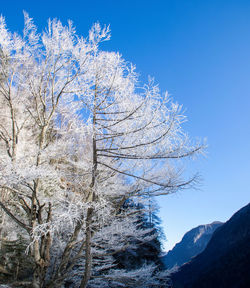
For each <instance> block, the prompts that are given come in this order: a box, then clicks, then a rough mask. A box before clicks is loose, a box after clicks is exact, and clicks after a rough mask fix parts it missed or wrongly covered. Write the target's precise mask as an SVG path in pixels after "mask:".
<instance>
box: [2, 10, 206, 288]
mask: <svg viewBox="0 0 250 288" xmlns="http://www.w3.org/2000/svg"><path fill="white" fill-rule="evenodd" d="M109 38H110V31H109V28H108V27H104V28H103V29H102V28H101V27H100V25H99V24H95V25H93V27H92V28H91V30H90V32H89V36H88V37H87V38H83V37H79V36H77V35H76V32H75V29H74V27H73V25H72V23H71V22H69V23H68V25H67V26H63V25H62V24H61V22H60V21H58V20H55V19H54V20H49V22H48V27H47V29H46V30H45V31H44V32H43V33H42V34H39V33H38V32H37V29H36V27H35V25H34V24H33V21H32V19H31V18H30V17H29V16H28V15H27V14H26V13H25V27H24V31H23V35H22V36H21V35H17V34H16V33H14V34H12V33H11V32H9V31H8V30H7V28H6V24H5V20H4V18H3V17H1V19H0V51H1V53H0V75H1V81H0V102H1V108H0V110H1V111H0V123H1V124H0V155H1V163H0V172H1V174H0V188H1V200H0V208H1V215H7V217H8V220H4V221H8V225H14V226H15V227H16V229H15V231H17V233H21V234H22V235H23V237H26V239H27V241H28V242H29V245H28V248H27V253H29V255H30V257H32V259H33V261H34V263H35V268H34V273H33V280H32V285H33V287H35V288H36V287H37V288H38V287H61V285H62V284H63V283H64V281H69V279H71V281H73V284H72V285H75V286H74V287H81V288H84V287H87V286H88V287H124V285H125V283H127V284H126V287H135V286H138V287H151V286H152V285H155V286H157V285H158V284H157V283H159V278H160V277H161V276H160V275H156V274H154V271H155V267H154V266H153V265H150V264H149V265H146V266H143V267H141V268H140V269H138V270H136V271H128V270H126V269H118V268H117V267H116V264H115V258H114V257H113V256H114V255H115V254H116V253H118V252H119V251H124V250H125V249H127V248H128V247H130V246H131V247H132V246H133V245H134V243H135V242H134V241H135V239H140V241H144V242H146V241H151V240H152V239H153V237H154V235H152V233H150V228H149V229H141V228H140V225H138V221H137V213H138V210H136V209H134V208H133V207H130V208H129V209H128V208H126V209H124V203H125V202H126V201H127V200H128V199H133V201H137V202H138V203H140V202H141V201H142V202H143V199H144V196H145V195H147V196H148V197H153V196H158V195H167V194H170V193H173V192H176V191H177V190H179V189H182V188H185V187H189V186H190V185H192V184H193V183H194V182H195V181H196V176H191V177H190V178H189V179H183V178H182V174H181V171H182V169H181V168H182V160H183V159H185V158H189V157H190V156H193V155H195V154H198V153H200V152H201V151H202V148H203V147H202V145H200V144H199V143H198V144H192V143H191V142H190V140H189V138H188V136H187V135H186V134H185V133H184V132H183V130H182V127H181V125H182V123H183V121H184V120H185V117H184V116H183V115H182V114H181V107H180V106H179V105H178V104H176V103H174V102H173V101H172V100H171V99H170V98H169V97H168V95H167V94H165V96H162V95H161V94H160V91H159V88H158V86H157V85H154V83H153V81H152V80H149V83H148V84H145V85H142V86H141V85H140V83H139V81H138V77H137V75H136V73H135V67H134V66H133V65H131V64H130V63H127V62H125V60H124V59H123V58H122V57H121V55H120V54H119V53H115V52H106V51H101V50H100V48H99V45H100V43H101V42H102V41H105V40H108V39H109ZM10 220H11V221H12V222H11V223H12V224H10ZM2 230H5V231H1V233H2V235H3V233H5V234H4V235H7V236H8V237H9V238H11V237H12V238H13V237H15V236H16V235H8V232H7V231H6V229H2ZM14 234H15V233H14ZM67 279H68V280H67ZM129 283H130V284H129ZM105 285H106V286H105Z"/></svg>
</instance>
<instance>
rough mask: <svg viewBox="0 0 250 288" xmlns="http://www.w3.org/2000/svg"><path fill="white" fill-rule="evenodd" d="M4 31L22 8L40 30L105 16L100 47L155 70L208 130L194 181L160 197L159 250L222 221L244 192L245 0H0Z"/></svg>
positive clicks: (249, 157) (247, 109) (86, 24)
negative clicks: (56, 22) (106, 35)
mask: <svg viewBox="0 0 250 288" xmlns="http://www.w3.org/2000/svg"><path fill="white" fill-rule="evenodd" d="M0 4H1V5H0V13H1V14H2V15H4V16H5V17H6V21H7V25H8V27H9V29H10V30H11V31H21V30H22V28H23V14H22V11H23V10H25V11H27V12H28V13H29V14H30V16H31V17H33V18H34V20H35V23H36V24H37V25H38V27H39V29H43V28H44V27H45V25H46V21H47V19H48V18H54V17H56V18H59V19H60V20H61V21H62V22H63V23H65V24H66V21H67V19H71V20H73V22H74V24H75V26H76V30H77V33H78V34H81V35H87V31H88V30H89V28H90V27H91V25H92V24H93V23H94V22H96V21H99V22H100V23H101V24H110V26H111V30H112V38H111V41H109V42H107V43H104V45H103V49H107V50H113V51H119V52H120V53H121V54H122V55H123V57H124V58H125V59H126V60H128V61H131V62H133V63H134V64H136V66H137V72H139V73H140V75H141V79H142V80H145V79H146V78H147V76H148V75H150V76H154V77H155V80H156V82H158V83H159V85H160V88H161V89H162V91H166V90H168V92H169V93H170V94H171V95H172V97H173V98H174V99H175V101H177V102H179V103H180V104H183V107H184V109H185V110H186V115H187V116H188V120H189V121H188V122H187V123H186V124H185V125H184V128H185V129H186V131H188V133H189V134H190V136H192V137H200V138H204V137H207V140H208V145H209V146H208V149H207V156H206V157H205V158H199V159H198V161H197V162H196V163H195V164H194V165H192V167H191V168H192V169H197V170H199V171H200V174H201V175H202V178H203V181H202V183H201V185H200V187H199V190H189V191H188V190H186V191H182V192H179V193H177V194H174V195H171V196H167V197H164V198H163V197H161V198H160V199H159V204H160V206H161V210H160V217H161V218H162V220H163V224H162V225H163V228H164V231H165V234H166V237H167V239H168V241H167V243H166V245H165V249H169V248H171V247H172V246H173V245H174V244H175V243H176V242H178V241H180V240H181V237H182V236H183V234H184V233H185V232H187V231H188V230H190V229H191V228H193V227H195V226H198V225H199V224H206V223H210V222H212V221H215V220H220V221H226V220H227V219H228V218H229V217H230V216H231V215H232V214H233V213H234V212H236V211H237V210H238V209H240V208H241V207H242V206H244V205H246V204H247V203H248V202H249V200H250V188H249V179H250V1H249V0H246V1H243V0H234V1H230V0H224V1H222V0H221V1H220V0H197V1H189V0H182V1H181V0H150V1H149V0H133V1H131V0H123V1H122V0H88V1H86V0H79V1H77V0H71V1H69V0H68V1H64V0H61V1H54V0H50V1H48V0H43V1H34V0H33V1H26V0H22V1H20V0H12V1H6V0H0Z"/></svg>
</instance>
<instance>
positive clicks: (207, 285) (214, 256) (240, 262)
mask: <svg viewBox="0 0 250 288" xmlns="http://www.w3.org/2000/svg"><path fill="white" fill-rule="evenodd" d="M249 271H250V204H248V205H247V206H245V207H243V208H242V209H241V210H239V211H238V212H237V213H235V214H234V215H233V216H232V217H231V219H230V220H228V221H227V222H226V223H225V224H224V225H222V226H221V227H219V228H218V229H217V230H216V231H215V232H214V234H213V236H212V237H211V240H210V241H209V243H208V244H207V247H206V248H205V250H204V251H203V252H202V253H201V254H199V255H198V256H196V257H195V258H194V259H193V260H192V261H190V262H189V263H187V264H185V265H183V266H182V267H181V268H180V271H179V272H177V273H175V274H173V275H172V277H171V278H172V281H173V287H174V288H184V287H185V288H198V287H199V288H213V287H220V288H246V287H250V272H249Z"/></svg>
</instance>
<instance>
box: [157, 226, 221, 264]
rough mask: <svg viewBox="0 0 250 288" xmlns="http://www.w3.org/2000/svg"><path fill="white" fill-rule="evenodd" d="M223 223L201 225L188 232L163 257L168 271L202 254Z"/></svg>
mask: <svg viewBox="0 0 250 288" xmlns="http://www.w3.org/2000/svg"><path fill="white" fill-rule="evenodd" d="M222 224H223V223H221V222H213V223H211V224H207V225H200V226H198V227H196V228H193V229H192V230H190V231H188V232H187V233H186V234H185V235H184V236H183V238H182V240H181V242H179V243H177V244H176V245H175V246H174V248H173V249H172V250H171V251H169V252H168V253H167V254H166V255H165V256H163V257H162V259H161V260H162V262H163V263H164V266H165V267H166V268H167V269H171V268H172V267H174V266H175V265H177V266H181V265H182V264H184V263H186V262H188V261H190V260H191V258H192V257H194V256H196V255H198V254H199V253H201V252H202V251H203V250H204V249H205V248H206V246H207V243H208V242H209V240H210V238H211V237H212V234H213V233H214V231H215V230H216V229H217V228H218V227H219V226H221V225H222Z"/></svg>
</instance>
